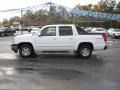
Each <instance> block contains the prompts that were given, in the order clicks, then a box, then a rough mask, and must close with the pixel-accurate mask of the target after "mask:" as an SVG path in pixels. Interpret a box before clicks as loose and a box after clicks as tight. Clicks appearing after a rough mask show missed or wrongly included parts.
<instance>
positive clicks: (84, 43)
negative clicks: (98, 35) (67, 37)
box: [77, 42, 94, 50]
mask: <svg viewBox="0 0 120 90" xmlns="http://www.w3.org/2000/svg"><path fill="white" fill-rule="evenodd" d="M81 46H90V47H91V49H92V50H94V46H93V44H92V43H91V42H81V43H80V44H79V45H78V48H77V50H78V49H79V48H80V47H81Z"/></svg>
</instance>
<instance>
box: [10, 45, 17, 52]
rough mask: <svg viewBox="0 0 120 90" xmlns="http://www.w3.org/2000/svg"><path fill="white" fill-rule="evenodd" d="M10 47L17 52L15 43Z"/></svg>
mask: <svg viewBox="0 0 120 90" xmlns="http://www.w3.org/2000/svg"><path fill="white" fill-rule="evenodd" d="M11 49H12V51H14V52H15V53H17V52H18V45H17V44H13V45H11Z"/></svg>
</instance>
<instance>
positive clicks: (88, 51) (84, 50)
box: [77, 46, 92, 58]
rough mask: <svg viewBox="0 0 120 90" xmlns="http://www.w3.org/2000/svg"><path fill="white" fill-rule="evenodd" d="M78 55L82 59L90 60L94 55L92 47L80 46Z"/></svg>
mask: <svg viewBox="0 0 120 90" xmlns="http://www.w3.org/2000/svg"><path fill="white" fill-rule="evenodd" d="M77 53H78V55H79V56H80V57H82V58H89V57H91V55H92V48H91V47H90V46H80V47H79V48H78V52H77Z"/></svg>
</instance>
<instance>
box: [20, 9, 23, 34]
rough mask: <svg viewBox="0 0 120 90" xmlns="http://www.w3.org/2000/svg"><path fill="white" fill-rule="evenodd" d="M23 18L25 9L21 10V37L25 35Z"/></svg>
mask: <svg viewBox="0 0 120 90" xmlns="http://www.w3.org/2000/svg"><path fill="white" fill-rule="evenodd" d="M22 16H23V9H21V21H20V24H21V35H23V19H22Z"/></svg>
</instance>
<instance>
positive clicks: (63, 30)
mask: <svg viewBox="0 0 120 90" xmlns="http://www.w3.org/2000/svg"><path fill="white" fill-rule="evenodd" d="M59 35H60V36H69V35H73V32H72V27H70V26H64V27H59Z"/></svg>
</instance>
